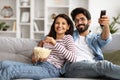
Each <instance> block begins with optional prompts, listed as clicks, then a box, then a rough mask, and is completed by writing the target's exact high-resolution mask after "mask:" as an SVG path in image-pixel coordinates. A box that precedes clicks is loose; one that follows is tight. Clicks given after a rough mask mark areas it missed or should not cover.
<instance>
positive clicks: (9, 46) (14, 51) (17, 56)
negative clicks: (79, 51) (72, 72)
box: [0, 34, 120, 80]
mask: <svg viewBox="0 0 120 80" xmlns="http://www.w3.org/2000/svg"><path fill="white" fill-rule="evenodd" d="M119 40H120V34H116V35H113V40H112V42H111V43H110V44H108V45H106V46H105V47H104V48H103V52H104V53H111V52H115V51H118V53H120V42H119ZM36 45H37V42H36V41H34V40H30V39H18V38H10V37H9V38H7V37H0V61H3V60H13V61H19V62H25V63H31V54H32V52H33V48H34V47H35V46H36ZM112 54H113V53H112ZM108 55H110V54H107V56H108ZM118 62H119V61H118ZM68 79H69V80H94V79H85V78H84V79H83V78H48V79H42V80H68ZM16 80H32V79H16ZM95 80H99V79H95ZM100 80H101V79H100Z"/></svg>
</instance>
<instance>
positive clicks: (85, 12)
mask: <svg viewBox="0 0 120 80" xmlns="http://www.w3.org/2000/svg"><path fill="white" fill-rule="evenodd" d="M78 14H83V15H84V16H86V18H87V19H88V20H91V14H90V13H89V11H88V10H87V9H85V8H81V7H79V8H75V9H74V10H73V11H72V12H71V16H72V19H73V21H74V20H75V16H76V15H78Z"/></svg>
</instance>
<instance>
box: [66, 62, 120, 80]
mask: <svg viewBox="0 0 120 80" xmlns="http://www.w3.org/2000/svg"><path fill="white" fill-rule="evenodd" d="M66 70H67V71H66V73H65V77H74V78H84V77H85V78H96V77H103V76H104V77H108V78H112V79H113V80H114V79H119V80H120V66H118V65H115V64H112V63H111V62H109V61H106V60H101V61H96V62H90V61H81V62H76V63H72V64H71V65H70V66H69V67H68V66H67V69H66Z"/></svg>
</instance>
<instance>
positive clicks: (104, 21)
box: [99, 16, 110, 40]
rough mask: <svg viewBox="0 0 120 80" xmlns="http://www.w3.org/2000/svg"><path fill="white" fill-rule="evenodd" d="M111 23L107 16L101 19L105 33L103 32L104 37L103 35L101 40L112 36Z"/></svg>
mask: <svg viewBox="0 0 120 80" xmlns="http://www.w3.org/2000/svg"><path fill="white" fill-rule="evenodd" d="M109 21H110V20H109V18H108V17H107V16H102V18H100V19H99V23H100V24H101V25H103V26H102V29H103V31H102V35H101V38H102V39H103V40H106V39H108V38H109V35H110V29H109Z"/></svg>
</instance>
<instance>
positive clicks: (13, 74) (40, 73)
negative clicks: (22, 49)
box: [0, 61, 60, 80]
mask: <svg viewBox="0 0 120 80" xmlns="http://www.w3.org/2000/svg"><path fill="white" fill-rule="evenodd" d="M59 76H60V69H57V68H56V67H55V66H53V65H52V64H50V63H48V62H43V63H37V64H36V65H33V64H26V63H20V62H13V61H2V62H0V80H13V79H19V78H24V79H25V78H27V79H34V80H39V79H42V78H51V77H59Z"/></svg>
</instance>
